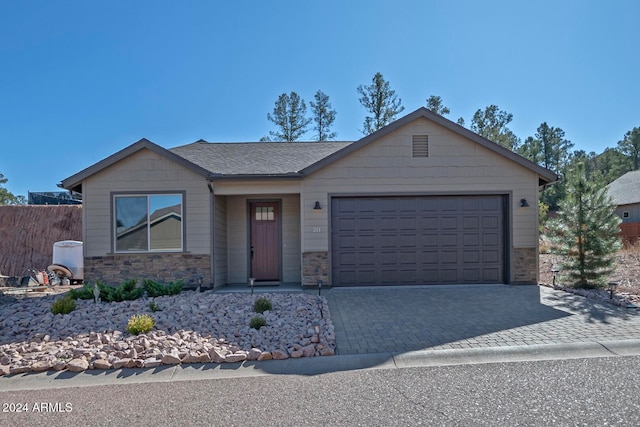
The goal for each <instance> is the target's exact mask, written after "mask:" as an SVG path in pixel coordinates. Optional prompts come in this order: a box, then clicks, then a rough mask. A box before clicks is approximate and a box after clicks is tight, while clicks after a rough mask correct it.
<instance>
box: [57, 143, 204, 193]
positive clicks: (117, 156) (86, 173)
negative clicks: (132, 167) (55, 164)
mask: <svg viewBox="0 0 640 427" xmlns="http://www.w3.org/2000/svg"><path fill="white" fill-rule="evenodd" d="M144 149H147V150H150V151H153V152H154V153H157V154H159V155H161V156H163V157H165V158H167V159H169V160H171V161H174V162H176V163H179V164H181V165H182V166H184V167H186V168H187V169H189V170H191V171H193V172H195V173H196V174H198V175H202V176H205V177H206V176H208V175H210V173H209V171H207V170H206V169H203V168H202V167H200V166H198V165H196V164H194V163H192V162H190V161H189V160H187V159H185V158H183V157H180V156H178V155H177V154H174V153H172V152H171V151H169V150H167V149H165V148H162V147H160V146H159V145H157V144H154V143H153V142H151V141H149V140H148V139H146V138H142V139H140V140H139V141H137V142H135V143H133V144H131V145H130V146H128V147H125V148H123V149H122V150H120V151H118V152H117V153H114V154H112V155H110V156H109V157H107V158H105V159H103V160H101V161H99V162H98V163H95V164H94V165H92V166H89V167H88V168H86V169H83V170H82V171H80V172H78V173H76V174H75V175H72V176H70V177H69V178H67V179H65V180H63V181H62V183H61V184H60V186H61V187H63V188H66V189H67V190H71V191H75V192H78V193H81V192H82V181H83V180H85V179H86V178H88V177H90V176H91V175H94V174H96V173H98V172H100V171H101V170H103V169H106V168H108V167H109V166H111V165H113V164H115V163H117V162H119V161H120V160H122V159H124V158H126V157H129V156H131V155H132V154H134V153H137V152H139V151H141V150H144Z"/></svg>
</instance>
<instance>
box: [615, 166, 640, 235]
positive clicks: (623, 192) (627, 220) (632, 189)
mask: <svg viewBox="0 0 640 427" xmlns="http://www.w3.org/2000/svg"><path fill="white" fill-rule="evenodd" d="M607 192H608V193H609V195H610V196H611V199H612V200H613V203H615V204H616V214H618V216H619V217H620V218H621V219H622V223H621V224H620V231H621V233H622V237H623V238H624V239H625V240H627V241H635V240H637V239H638V238H639V237H640V171H631V172H627V173H626V174H624V175H622V176H621V177H620V178H618V179H616V180H615V181H613V182H612V183H611V184H609V185H608V186H607Z"/></svg>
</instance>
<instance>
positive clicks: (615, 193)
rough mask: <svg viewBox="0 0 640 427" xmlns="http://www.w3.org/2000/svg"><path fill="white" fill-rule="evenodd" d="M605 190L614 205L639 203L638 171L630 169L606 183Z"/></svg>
mask: <svg viewBox="0 0 640 427" xmlns="http://www.w3.org/2000/svg"><path fill="white" fill-rule="evenodd" d="M607 192H608V193H609V195H610V196H611V198H612V199H613V203H615V204H616V205H631V204H634V203H640V171H631V172H627V173H625V174H624V175H622V176H621V177H620V178H618V179H616V180H615V181H613V182H612V183H611V184H609V185H607Z"/></svg>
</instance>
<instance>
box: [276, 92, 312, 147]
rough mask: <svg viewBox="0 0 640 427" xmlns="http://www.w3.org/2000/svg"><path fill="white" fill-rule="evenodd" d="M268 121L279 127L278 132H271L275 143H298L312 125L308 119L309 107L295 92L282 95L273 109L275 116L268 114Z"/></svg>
mask: <svg viewBox="0 0 640 427" xmlns="http://www.w3.org/2000/svg"><path fill="white" fill-rule="evenodd" d="M267 119H269V121H271V122H273V123H274V124H275V125H276V126H278V131H275V132H274V131H271V132H269V135H270V136H271V137H273V139H274V140H275V141H286V142H293V141H297V140H298V139H300V137H301V136H302V135H304V134H305V133H306V132H307V126H309V123H311V119H310V118H307V105H306V104H305V102H304V100H303V99H302V98H300V96H298V94H297V93H295V92H291V93H290V94H289V95H287V94H286V93H283V94H282V95H280V96H279V97H278V100H277V101H276V102H275V106H274V107H273V115H272V114H270V113H267Z"/></svg>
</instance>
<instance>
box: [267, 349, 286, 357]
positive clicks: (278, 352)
mask: <svg viewBox="0 0 640 427" xmlns="http://www.w3.org/2000/svg"><path fill="white" fill-rule="evenodd" d="M271 355H272V356H273V359H274V360H284V359H288V358H289V354H288V353H287V352H286V351H284V350H280V349H278V350H274V351H272V352H271Z"/></svg>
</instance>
